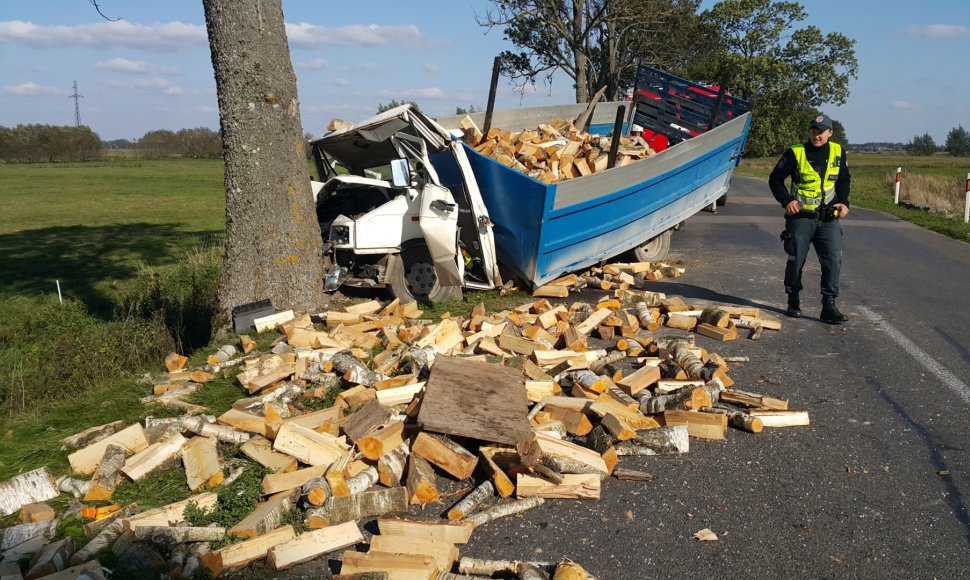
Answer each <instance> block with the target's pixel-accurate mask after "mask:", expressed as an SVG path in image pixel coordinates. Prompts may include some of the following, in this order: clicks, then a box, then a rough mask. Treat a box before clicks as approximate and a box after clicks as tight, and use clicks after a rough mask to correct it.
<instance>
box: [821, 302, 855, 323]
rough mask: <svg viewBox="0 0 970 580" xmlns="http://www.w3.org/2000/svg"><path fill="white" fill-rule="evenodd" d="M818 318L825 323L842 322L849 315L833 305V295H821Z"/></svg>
mask: <svg viewBox="0 0 970 580" xmlns="http://www.w3.org/2000/svg"><path fill="white" fill-rule="evenodd" d="M818 319H819V320H821V321H822V322H824V323H826V324H842V323H843V322H845V321H846V320H848V319H849V317H848V316H846V315H845V314H842V313H841V312H839V309H838V308H836V307H835V297H834V296H823V297H822V314H820V315H819V317H818Z"/></svg>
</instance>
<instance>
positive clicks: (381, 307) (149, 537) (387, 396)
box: [0, 263, 808, 579]
mask: <svg viewBox="0 0 970 580" xmlns="http://www.w3.org/2000/svg"><path fill="white" fill-rule="evenodd" d="M657 269H658V268H657V267H656V266H655V265H649V264H642V263H635V264H614V265H612V266H608V267H606V268H603V269H601V270H599V271H596V272H588V273H586V274H584V275H583V276H574V277H570V276H567V277H564V278H563V279H560V281H557V283H558V284H561V286H555V285H552V286H550V287H564V288H567V290H568V289H569V288H576V287H577V286H581V285H583V284H586V285H589V284H590V283H591V280H590V278H591V277H594V276H593V275H594V274H596V275H597V276H595V278H596V279H597V280H599V281H600V282H606V280H605V279H604V277H605V276H616V277H617V281H616V283H617V285H616V287H615V288H611V290H612V293H608V294H604V295H603V297H602V299H601V300H600V301H599V302H597V303H589V302H575V303H572V304H565V303H561V304H552V303H551V302H550V301H549V300H547V299H546V298H539V299H537V300H535V301H533V302H530V303H528V304H523V305H521V306H518V307H516V308H513V309H511V310H506V311H502V312H495V313H488V312H486V311H485V308H484V307H483V306H482V305H481V304H480V305H478V306H476V307H475V308H474V309H472V311H471V313H470V315H469V316H468V317H467V318H465V317H460V316H454V315H445V316H443V317H442V319H441V320H440V321H439V322H434V321H430V320H426V319H423V318H422V314H423V313H422V312H421V311H420V310H419V309H418V306H417V305H416V304H414V303H412V304H400V303H399V302H398V301H396V300H395V301H393V302H390V303H388V304H381V303H379V302H377V301H373V300H372V301H368V302H364V303H362V304H356V305H353V306H348V307H346V308H344V309H342V310H331V311H327V312H323V313H320V314H319V315H316V316H310V315H308V314H307V315H302V316H294V314H293V313H292V312H289V311H288V312H283V313H278V314H274V315H272V316H269V317H265V318H263V319H257V320H256V324H255V325H256V329H257V330H258V331H264V330H268V329H278V330H279V331H280V333H281V336H280V338H279V339H278V340H277V341H276V343H274V345H273V347H272V349H271V350H270V352H260V351H259V350H258V349H257V345H256V343H255V342H254V341H252V340H251V339H249V337H247V336H242V337H240V343H239V346H238V350H239V351H241V352H237V347H236V346H233V345H225V346H223V347H222V348H220V349H219V351H218V352H216V353H214V354H213V355H212V356H211V357H210V358H209V360H208V364H207V365H205V366H204V367H200V368H196V369H187V368H186V367H185V365H186V363H187V360H186V358H185V357H183V356H180V355H178V354H175V353H173V354H171V355H170V356H169V357H168V358H167V359H166V361H165V363H166V367H167V370H168V372H167V373H165V374H162V375H160V376H158V377H155V378H152V379H151V387H152V394H151V395H148V396H146V397H145V399H144V402H145V403H146V404H151V405H164V406H168V407H174V408H177V409H180V410H183V411H185V414H184V415H182V416H178V417H170V418H152V417H148V418H146V419H145V421H144V424H142V423H135V424H132V425H125V424H124V423H123V422H120V421H118V422H114V423H109V424H106V425H101V426H98V427H93V428H91V429H88V430H86V431H84V432H82V433H78V434H76V435H73V436H71V437H68V438H66V439H64V441H63V443H64V445H65V447H66V448H70V449H73V450H74V451H72V452H71V453H70V455H69V456H68V460H69V462H70V465H71V469H72V471H73V472H74V476H64V477H60V478H58V479H54V478H53V477H52V476H51V474H50V473H49V472H48V471H47V469H46V468H41V469H38V470H35V471H32V472H29V473H25V474H22V475H19V476H17V477H15V478H13V479H11V480H8V481H6V482H3V483H0V509H2V511H0V515H9V514H13V513H16V512H17V511H19V512H20V515H21V521H22V522H24V523H22V524H21V525H18V526H14V527H11V528H8V529H6V530H3V536H2V549H3V551H4V554H3V556H4V561H10V560H11V559H12V560H14V561H16V560H19V559H20V558H24V557H29V556H31V555H32V556H33V558H32V560H31V563H30V567H29V570H28V571H27V576H26V577H27V578H37V577H43V576H44V575H46V574H51V573H61V574H64V573H65V572H67V571H68V570H69V571H70V572H69V574H73V575H65V576H57V577H65V578H67V577H70V578H73V577H75V576H76V575H77V574H78V573H79V572H80V571H82V570H83V571H85V573H86V574H87V575H88V577H91V578H97V577H99V576H98V574H100V573H101V570H102V569H101V566H100V564H99V563H98V560H97V559H96V558H97V556H98V554H99V552H101V551H103V550H112V551H113V552H114V553H115V554H116V556H117V558H118V560H119V561H120V562H126V563H127V565H129V566H136V567H141V568H148V567H152V566H165V565H166V562H167V565H168V568H169V573H170V575H171V576H172V577H178V576H181V577H188V576H191V575H192V574H194V572H195V571H196V570H197V569H199V567H200V566H201V567H203V568H205V569H207V570H208V571H209V573H211V574H212V575H216V576H218V575H220V574H222V573H223V572H224V571H226V570H229V569H233V568H239V567H243V566H247V565H249V564H250V563H252V562H255V561H257V560H263V559H265V560H266V561H267V563H268V565H269V566H270V567H271V568H272V569H273V570H283V569H287V568H290V567H292V566H294V565H296V564H299V563H302V562H307V561H309V560H312V559H315V558H317V557H320V556H322V555H325V554H331V553H334V554H335V555H336V553H339V552H342V554H341V555H340V560H341V562H342V563H341V575H340V576H337V577H338V578H339V577H348V578H349V577H351V576H349V575H352V574H358V573H365V572H384V573H386V576H382V575H379V574H378V575H372V576H367V577H368V578H429V579H436V578H438V579H447V578H466V577H469V576H458V575H456V574H467V575H476V576H475V577H482V576H491V575H492V574H509V573H512V574H518V575H519V577H521V578H549V577H550V576H549V575H548V574H554V576H553V577H554V578H586V577H587V575H586V573H585V571H583V570H582V568H581V567H579V566H578V565H577V564H575V563H573V562H570V561H568V560H564V561H561V562H504V561H503V562H495V561H482V560H476V559H473V558H467V557H462V558H459V548H458V546H459V545H461V544H464V543H466V542H467V541H468V539H469V537H470V535H471V534H472V532H473V531H474V529H475V527H476V526H479V525H483V524H486V523H487V522H490V521H492V520H495V519H497V518H501V517H505V516H509V515H512V514H516V513H521V512H523V511H525V510H529V509H533V508H535V507H537V506H540V505H541V504H542V503H543V502H544V501H545V500H546V499H550V498H568V499H587V500H595V499H599V497H600V489H601V481H602V479H603V478H605V477H609V476H611V475H612V476H615V477H618V478H620V479H630V480H638V481H649V480H650V479H651V476H650V474H648V473H645V472H642V471H637V470H632V469H626V468H623V467H621V466H620V462H621V459H620V458H621V457H623V456H645V455H676V454H684V453H687V452H688V450H689V446H690V439H691V438H696V439H713V440H719V439H724V438H725V437H726V433H727V429H728V426H732V427H735V428H737V429H740V430H744V431H747V432H751V433H758V432H760V431H761V430H762V429H763V428H764V427H780V426H791V425H804V424H807V423H808V414H807V412H806V411H798V410H789V409H788V402H787V401H785V400H782V399H777V398H772V397H769V396H766V395H762V394H758V393H752V392H747V391H743V390H740V389H737V388H735V385H734V381H733V380H732V379H731V377H730V376H729V371H730V365H731V364H734V363H736V362H745V361H746V359H744V358H740V357H739V358H733V359H732V358H729V357H722V356H719V355H718V354H716V353H714V352H711V351H709V350H707V349H706V348H703V347H702V346H700V345H698V344H697V342H696V340H695V337H696V335H697V334H700V335H702V336H706V337H710V338H713V339H715V340H732V339H734V338H737V335H738V333H737V328H750V329H752V334H754V332H755V331H756V332H757V333H758V334H759V335H760V333H761V330H762V329H774V330H778V329H780V328H781V325H780V323H779V322H778V321H777V320H775V319H773V318H770V317H768V316H766V315H764V314H763V313H761V312H760V311H759V310H758V309H755V308H739V307H729V306H723V305H715V304H708V305H706V306H705V307H703V308H694V305H691V304H688V303H687V302H686V301H685V300H683V299H682V298H680V297H676V296H671V297H668V296H666V295H664V294H662V293H657V292H648V291H645V290H642V289H640V288H638V287H637V286H638V283H637V276H638V275H641V274H644V273H648V272H654V271H656V270H657ZM609 272H615V274H611V273H609ZM623 274H627V275H630V276H632V277H633V278H632V282H630V281H629V280H626V279H624V280H622V281H621V280H620V279H619V277H620V276H621V275H623ZM611 283H612V282H611ZM596 287H597V288H601V286H596ZM690 330H693V331H694V332H690ZM752 338H754V337H753V336H752ZM374 353H376V354H374ZM228 369H233V371H230V372H236V374H235V378H236V380H237V381H238V382H239V384H240V387H241V389H242V390H243V391H245V394H246V396H245V397H244V398H241V399H239V400H238V401H236V403H235V404H233V406H232V408H231V409H229V410H228V411H226V412H224V413H222V414H221V415H219V416H213V415H208V414H206V413H207V411H208V410H207V409H205V408H204V407H201V406H198V405H196V404H193V403H191V402H188V401H186V399H185V397H186V396H187V395H189V394H191V393H193V392H196V391H198V390H199V389H204V388H205V383H207V382H208V381H210V380H212V379H213V377H214V376H216V375H218V374H219V373H225V372H226V371H227V370H228ZM237 371H238V372H237ZM336 391H339V392H338V393H337V395H336V398H335V399H334V400H333V404H332V405H331V406H329V407H326V408H322V409H317V410H313V408H314V407H319V405H318V404H316V405H315V404H314V403H315V402H316V403H319V401H320V400H321V399H322V398H323V397H324V396H325V395H326V394H327V393H330V394H331V396H332V395H333V393H334V392H336ZM220 442H224V443H229V444H233V445H238V446H239V447H238V450H239V453H240V454H241V455H242V456H244V457H245V458H246V459H245V460H243V459H240V458H229V459H227V458H224V457H222V456H221V452H220V447H219V443H220ZM224 449H225V447H223V450H224ZM257 464H258V465H259V466H262V467H263V468H265V469H267V470H268V471H269V472H270V473H269V474H268V475H266V476H265V477H264V478H263V480H262V492H263V494H264V497H265V501H263V503H260V504H259V505H257V506H254V510H253V511H252V512H251V513H250V514H249V515H248V516H247V517H245V518H243V519H242V520H241V521H239V522H238V523H236V524H235V525H233V526H232V527H229V528H228V529H227V528H223V527H219V526H215V525H211V526H204V527H194V526H191V525H188V524H186V523H185V522H184V520H185V519H186V511H187V509H188V506H189V505H190V504H195V508H197V509H201V510H203V511H204V510H211V509H217V507H218V502H219V500H218V497H217V495H216V493H214V492H213V491H212V490H216V491H218V489H219V488H220V487H221V486H226V485H229V484H230V483H231V482H232V481H234V480H235V479H236V478H238V477H239V476H240V474H241V473H243V472H244V471H245V470H246V469H253V468H254V467H255V466H256V465H257ZM178 466H180V467H181V468H182V469H184V472H185V481H186V486H187V489H188V490H191V491H192V492H193V493H195V494H196V495H193V496H191V497H190V498H188V499H186V500H184V501H180V502H177V503H175V504H170V505H167V506H163V507H160V508H156V509H152V510H148V511H140V510H139V508H138V506H137V505H135V504H131V505H127V506H121V505H119V504H114V505H112V506H104V504H105V503H107V502H110V501H111V498H112V495H113V494H114V491H115V487H116V486H117V485H118V483H119V482H122V481H140V480H143V479H145V478H149V477H152V476H153V475H155V474H158V473H160V472H161V471H163V470H171V469H173V468H176V467H178ZM87 477H90V479H87ZM443 478H448V479H451V480H454V481H458V482H464V484H465V491H466V492H467V493H466V494H464V497H462V498H461V499H460V501H457V502H456V503H453V504H452V503H449V504H447V505H442V506H441V510H440V512H441V513H442V518H441V519H435V520H429V519H427V518H423V519H414V518H410V519H408V518H404V517H402V516H403V515H404V514H406V513H407V512H408V511H409V508H410V506H414V505H420V506H428V505H429V504H439V503H443V502H445V501H446V499H447V498H448V497H450V496H449V495H448V494H447V493H446V492H445V491H444V487H445V486H446V485H447V481H446V479H443ZM61 492H66V493H70V494H73V495H74V496H75V497H76V498H78V499H80V500H82V501H83V502H85V503H86V504H88V507H86V508H85V510H84V511H82V512H81V513H82V515H85V516H86V517H89V518H91V519H90V521H89V523H88V524H87V525H86V526H85V527H84V532H85V534H86V535H87V537H88V538H90V541H89V542H88V543H87V544H86V545H84V546H82V547H80V548H79V549H78V546H76V545H75V544H74V542H73V540H72V539H71V538H65V539H63V540H60V541H57V542H53V543H51V542H50V538H51V537H53V535H54V534H55V532H56V530H57V526H58V516H57V514H55V513H54V511H53V510H51V509H50V508H49V507H48V506H47V505H46V504H44V503H42V502H45V501H47V500H50V499H52V498H54V497H56V496H57V495H59V493H61ZM91 504H94V505H91ZM96 506H101V507H96ZM292 510H300V511H299V513H300V516H299V517H300V519H302V521H303V522H304V524H305V527H306V528H307V531H304V532H302V533H297V532H296V531H295V530H294V528H293V526H292V525H287V524H284V523H283V522H284V518H287V517H292ZM61 517H63V514H61ZM372 517H377V518H378V520H377V524H378V528H379V530H380V533H379V535H374V536H372V537H370V538H367V537H365V535H364V534H363V532H362V529H361V526H360V522H361V520H362V519H364V518H372ZM286 521H292V520H286ZM227 537H230V538H236V539H239V540H241V541H238V542H237V543H232V544H228V545H224V546H223V547H220V548H218V549H211V548H210V545H211V543H212V542H222V543H223V544H224V543H225V539H226V538H227ZM361 546H364V547H365V548H366V550H365V551H360V550H359V549H358V548H360V547H361ZM5 566H8V568H9V565H5ZM69 567H70V568H69ZM14 568H16V570H15V571H16V574H20V573H21V571H20V569H19V568H17V567H16V565H14ZM14 568H10V570H7V569H6V568H2V569H0V570H3V571H4V572H5V573H6V572H10V573H11V574H13V573H14ZM453 570H455V571H456V574H453V573H452V571H453ZM567 573H569V574H574V575H566V574H567ZM355 577H356V576H355Z"/></svg>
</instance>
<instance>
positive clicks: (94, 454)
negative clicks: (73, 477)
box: [67, 423, 148, 475]
mask: <svg viewBox="0 0 970 580" xmlns="http://www.w3.org/2000/svg"><path fill="white" fill-rule="evenodd" d="M112 444H113V445H121V446H122V447H125V448H126V449H128V450H129V451H131V452H132V453H138V452H139V451H142V450H143V449H145V448H146V447H148V441H147V440H146V439H145V430H144V429H143V428H142V426H141V423H135V424H134V425H131V426H130V427H127V428H125V429H122V430H121V431H118V432H117V433H115V434H114V435H111V436H110V437H106V438H104V439H102V440H100V441H98V442H97V443H92V444H91V445H88V446H87V447H85V448H84V449H78V450H77V451H75V452H74V453H71V454H70V455H68V456H67V459H68V461H69V462H70V463H71V469H72V470H73V471H74V472H75V473H80V474H85V475H86V474H90V473H94V472H95V470H96V469H97V468H98V462H99V461H101V457H102V456H103V455H104V450H105V449H106V448H107V447H108V445H112Z"/></svg>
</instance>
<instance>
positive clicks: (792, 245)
mask: <svg viewBox="0 0 970 580" xmlns="http://www.w3.org/2000/svg"><path fill="white" fill-rule="evenodd" d="M810 130H811V139H809V140H808V142H806V143H799V144H797V145H792V146H791V148H790V149H788V150H787V151H785V153H784V155H782V156H781V159H779V160H778V164H777V165H775V168H774V169H773V170H772V172H771V176H770V177H769V178H768V186H769V187H770V188H771V193H772V194H773V195H774V196H775V199H776V200H778V203H780V204H781V205H782V207H784V208H785V231H784V232H783V233H782V234H781V237H782V240H783V241H784V242H785V243H784V246H785V252H786V253H787V254H788V262H787V264H786V266H785V293H786V294H788V309H787V310H785V314H787V315H788V316H790V317H792V318H798V317H800V316H801V315H802V311H801V303H800V301H799V298H798V293H799V292H800V291H801V289H802V267H803V266H804V265H805V258H806V257H807V256H808V247H809V245H812V246H815V254H816V255H817V256H818V261H819V263H820V264H821V266H822V312H821V314H820V315H819V319H820V320H821V321H822V322H825V323H828V324H841V323H843V322H845V321H846V320H848V317H847V316H846V315H844V314H842V313H841V312H839V309H838V308H837V307H836V306H835V299H836V297H837V296H838V295H839V272H840V270H841V268H842V225H841V223H840V219H841V218H844V217H845V216H847V215H848V214H849V167H848V163H846V160H845V151H844V150H843V149H842V146H841V145H839V144H838V143H834V142H832V141H829V139H830V138H831V137H832V119H830V118H829V117H828V116H827V115H819V116H817V117H815V119H814V120H813V121H812V123H811V126H810ZM785 179H791V187H790V188H788V187H785Z"/></svg>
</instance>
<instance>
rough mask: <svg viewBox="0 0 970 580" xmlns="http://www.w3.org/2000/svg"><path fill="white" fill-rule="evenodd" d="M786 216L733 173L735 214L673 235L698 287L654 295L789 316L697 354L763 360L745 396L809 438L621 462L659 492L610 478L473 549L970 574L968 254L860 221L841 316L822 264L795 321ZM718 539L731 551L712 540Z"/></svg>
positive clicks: (691, 564) (933, 238) (832, 571)
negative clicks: (782, 406) (829, 303)
mask: <svg viewBox="0 0 970 580" xmlns="http://www.w3.org/2000/svg"><path fill="white" fill-rule="evenodd" d="M782 228H783V218H782V213H781V208H779V207H778V205H777V204H776V203H775V202H774V200H773V199H772V198H771V196H770V193H769V192H768V188H767V185H766V183H765V182H762V181H758V180H754V179H747V178H736V179H735V181H734V185H733V187H732V189H731V194H730V198H729V200H728V204H727V205H726V206H724V207H722V208H720V210H719V212H718V213H717V214H716V215H715V214H711V213H706V212H702V213H700V214H698V215H697V216H695V217H693V218H691V219H690V220H689V221H688V222H687V223H686V224H685V226H684V228H683V230H682V231H681V232H679V233H677V234H675V236H674V252H675V254H674V255H672V256H671V257H672V259H680V260H682V261H683V264H684V265H685V266H686V268H687V274H686V275H685V276H683V277H681V278H678V279H675V280H673V281H671V282H658V283H656V288H655V289H658V290H662V291H665V292H668V293H670V294H679V295H681V296H684V297H685V298H688V299H690V298H697V299H706V300H713V301H719V302H724V303H728V304H737V305H753V306H758V307H761V308H763V309H765V310H766V311H769V312H772V311H773V313H774V314H776V315H778V316H780V317H782V318H783V319H784V328H783V330H782V331H781V332H771V331H765V333H764V337H763V338H762V339H761V340H760V341H750V340H746V339H742V340H740V341H735V342H729V343H714V342H713V341H710V340H708V339H706V338H704V337H698V343H700V344H702V345H704V346H706V347H708V348H709V349H711V350H714V351H715V352H718V353H720V354H722V355H724V356H732V355H736V356H749V357H750V358H751V362H750V363H746V364H738V365H736V367H735V368H734V369H732V371H731V373H730V374H731V376H732V378H734V380H736V381H737V385H736V387H737V388H742V389H745V390H750V391H756V392H763V393H765V394H769V395H772V396H776V397H781V398H787V399H789V401H790V406H791V408H802V409H807V410H808V411H809V412H810V415H811V420H812V424H811V426H807V427H794V428H788V429H774V430H770V429H766V430H765V432H764V433H762V434H760V435H751V434H747V433H743V432H740V431H736V430H733V429H732V430H731V431H730V432H729V433H728V439H727V441H724V442H707V441H693V440H692V442H691V452H690V454H689V455H686V456H683V457H676V458H621V463H620V465H621V466H623V467H628V468H633V469H642V470H645V471H649V472H650V473H652V474H653V475H654V478H655V479H654V481H653V482H650V483H633V482H625V481H618V480H615V479H609V480H607V481H605V482H604V487H603V490H602V493H603V499H602V500H601V501H598V502H597V501H570V500H550V501H549V502H547V503H546V504H545V505H544V506H542V507H540V508H538V509H536V510H533V511H532V512H529V513H527V514H526V515H525V516H523V517H519V518H512V519H508V520H505V521H502V522H494V523H491V524H487V525H484V526H482V527H481V528H480V529H478V530H476V532H475V534H474V535H473V538H472V541H471V543H470V544H469V545H468V546H466V547H465V548H464V549H463V550H462V555H468V556H475V557H490V558H497V559H529V560H558V559H559V558H560V557H561V556H564V555H566V556H569V557H571V558H573V559H575V560H576V561H578V562H580V563H582V564H583V565H585V566H586V567H587V568H588V570H589V571H590V572H591V573H593V574H595V575H596V576H598V577H599V578H609V579H630V580H634V579H640V578H652V577H665V578H668V577H669V578H687V577H691V578H729V577H743V578H746V579H748V578H785V577H792V578H804V577H809V578H846V577H848V578H880V579H881V578H934V577H935V578H967V577H970V515H968V508H967V503H968V498H970V479H968V474H970V454H968V452H967V449H966V447H967V446H968V445H970V421H968V420H967V417H968V410H970V387H968V383H970V373H968V370H970V246H968V245H966V244H963V243H960V242H956V241H953V240H950V239H947V238H945V237H942V236H940V235H938V234H935V233H932V232H928V231H925V230H922V229H920V228H917V227H916V226H913V225H911V224H908V223H906V222H902V221H899V220H897V219H895V218H892V217H889V216H886V215H884V214H880V213H877V212H873V211H867V210H863V209H853V210H852V212H851V214H850V215H849V217H847V218H846V220H845V223H844V224H843V229H844V232H845V240H846V251H845V258H844V267H843V277H842V296H841V297H840V300H839V306H840V308H841V309H842V310H843V312H845V313H846V314H848V315H849V316H850V321H849V323H848V324H846V325H843V326H828V325H825V324H822V323H820V322H819V321H818V320H817V316H818V311H819V309H820V303H819V300H818V298H817V297H818V288H819V273H820V270H819V266H818V261H817V259H816V258H815V257H814V254H811V255H810V257H809V261H808V263H807V264H806V268H805V275H804V283H805V286H806V289H805V291H804V292H803V295H802V308H803V312H805V314H806V315H807V316H811V317H816V318H815V319H812V318H806V319H800V320H790V319H787V318H784V316H783V315H782V314H781V312H782V310H783V308H784V304H785V295H784V291H783V287H782V274H783V270H784V259H785V255H784V253H783V252H782V249H781V242H780V241H779V239H778V234H779V232H780V231H781V230H782ZM704 528H710V529H711V530H712V531H714V532H715V533H716V534H717V535H718V536H719V540H718V541H716V542H698V541H696V540H694V539H693V535H694V533H695V532H697V531H699V530H701V529H704Z"/></svg>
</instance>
